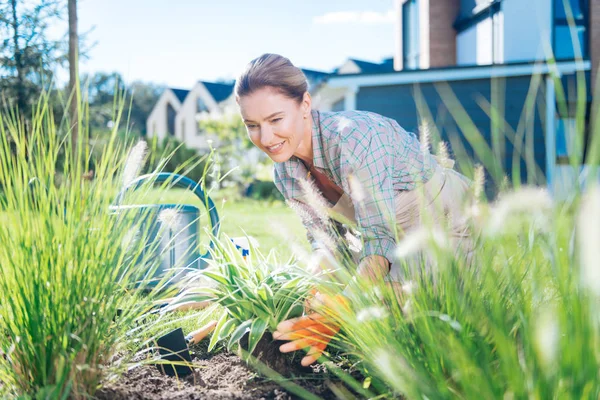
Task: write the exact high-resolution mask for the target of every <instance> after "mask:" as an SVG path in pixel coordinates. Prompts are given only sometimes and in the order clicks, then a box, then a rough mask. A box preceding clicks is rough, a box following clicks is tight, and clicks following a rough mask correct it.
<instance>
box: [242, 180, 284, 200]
mask: <svg viewBox="0 0 600 400" xmlns="http://www.w3.org/2000/svg"><path fill="white" fill-rule="evenodd" d="M244 196H246V197H249V198H251V199H255V200H270V201H272V200H280V201H283V200H284V198H283V195H282V194H281V192H279V190H278V189H277V187H276V186H275V183H274V182H273V181H261V180H255V181H253V182H252V183H250V184H249V185H248V186H247V187H246V190H245V191H244Z"/></svg>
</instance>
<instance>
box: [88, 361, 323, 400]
mask: <svg viewBox="0 0 600 400" xmlns="http://www.w3.org/2000/svg"><path fill="white" fill-rule="evenodd" d="M193 361H194V364H195V365H197V366H198V367H197V368H195V372H194V374H192V375H190V376H187V377H185V378H181V379H180V380H177V379H176V378H171V377H168V376H165V375H163V374H161V373H160V372H159V371H158V370H157V369H156V368H155V367H152V366H143V367H139V368H135V369H133V370H131V371H129V372H127V373H126V374H125V375H124V376H123V377H122V378H121V379H120V380H118V381H117V382H114V383H110V384H107V385H106V386H105V387H104V388H102V389H101V390H99V391H98V392H97V393H96V398H98V399H101V400H108V399H116V400H121V399H149V400H158V399H190V400H192V399H215V400H220V399H244V400H245V399H276V400H287V399H295V398H297V397H295V396H293V395H291V394H290V393H288V392H287V391H285V389H283V388H282V387H281V386H279V385H278V384H276V383H274V382H272V381H268V380H266V379H264V378H261V377H260V376H259V375H258V374H256V373H255V372H254V371H252V370H251V369H250V368H249V367H248V366H247V365H246V364H245V363H244V362H243V361H242V360H240V358H239V357H237V356H236V355H233V354H229V353H219V354H216V355H214V356H212V357H211V356H207V355H206V354H194V355H193ZM311 375H312V376H311ZM296 382H297V383H298V384H299V385H301V386H302V387H304V388H305V389H307V390H308V391H310V392H312V393H314V394H315V395H317V396H319V397H321V398H324V399H333V398H335V396H334V395H333V394H332V393H331V392H330V391H329V389H328V387H327V384H326V383H325V379H324V377H323V375H322V374H319V373H312V374H306V375H303V376H302V377H300V378H299V379H298V380H296Z"/></svg>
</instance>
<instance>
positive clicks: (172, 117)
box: [167, 103, 177, 136]
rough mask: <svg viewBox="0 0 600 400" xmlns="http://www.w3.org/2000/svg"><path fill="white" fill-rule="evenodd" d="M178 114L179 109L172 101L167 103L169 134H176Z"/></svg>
mask: <svg viewBox="0 0 600 400" xmlns="http://www.w3.org/2000/svg"><path fill="white" fill-rule="evenodd" d="M176 115H177V111H175V108H173V106H172V105H171V103H168V104H167V133H168V134H169V136H174V135H175V116H176Z"/></svg>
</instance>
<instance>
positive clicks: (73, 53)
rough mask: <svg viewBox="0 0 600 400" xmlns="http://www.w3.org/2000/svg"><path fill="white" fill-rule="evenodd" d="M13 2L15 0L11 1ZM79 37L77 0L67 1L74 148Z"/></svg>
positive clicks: (76, 121)
mask: <svg viewBox="0 0 600 400" xmlns="http://www.w3.org/2000/svg"><path fill="white" fill-rule="evenodd" d="M13 1H15V0H13ZM78 58H79V37H78V35H77V0H69V95H70V98H71V102H70V103H69V109H70V114H71V115H70V117H71V118H70V121H71V141H72V143H73V147H74V148H75V146H76V144H77V138H78V136H79V97H80V96H79V90H78V84H79V78H78V71H79V68H78V62H79V60H78Z"/></svg>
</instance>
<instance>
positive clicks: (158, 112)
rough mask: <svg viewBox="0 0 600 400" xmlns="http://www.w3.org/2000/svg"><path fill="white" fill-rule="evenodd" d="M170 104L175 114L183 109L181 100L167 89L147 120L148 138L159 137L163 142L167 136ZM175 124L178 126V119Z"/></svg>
mask: <svg viewBox="0 0 600 400" xmlns="http://www.w3.org/2000/svg"><path fill="white" fill-rule="evenodd" d="M169 103H171V105H172V106H173V108H174V109H175V112H179V110H180V109H181V103H180V102H179V99H177V97H176V96H175V94H174V93H173V92H172V91H171V90H170V89H166V90H165V91H164V92H163V94H162V95H161V96H160V98H159V99H158V101H157V102H156V105H155V106H154V108H153V109H152V111H151V112H150V115H149V116H148V119H147V120H146V134H147V136H148V137H154V136H157V137H158V139H159V140H163V139H164V138H165V137H166V136H167V105H168V104H169ZM175 123H176V124H177V118H176V122H175ZM176 127H177V125H176Z"/></svg>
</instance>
